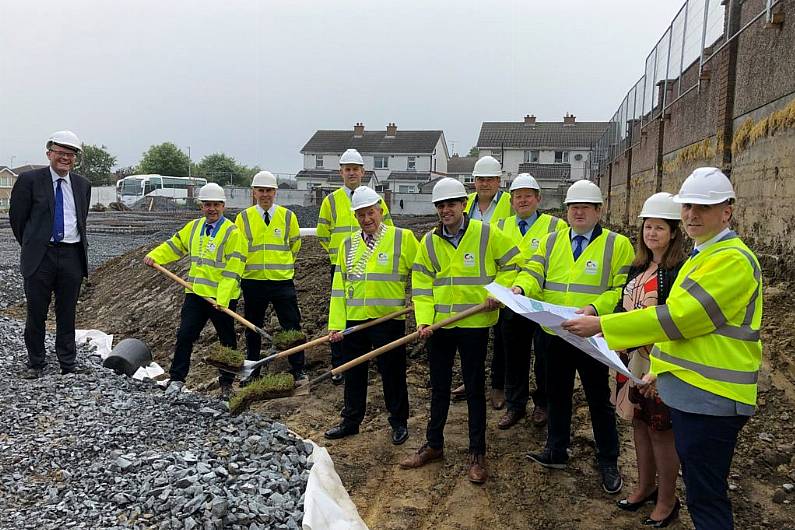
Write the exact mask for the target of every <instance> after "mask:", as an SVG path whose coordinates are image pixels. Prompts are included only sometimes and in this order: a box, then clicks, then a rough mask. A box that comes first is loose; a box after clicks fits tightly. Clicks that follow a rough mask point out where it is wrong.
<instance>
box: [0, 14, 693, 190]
mask: <svg viewBox="0 0 795 530" xmlns="http://www.w3.org/2000/svg"><path fill="white" fill-rule="evenodd" d="M682 3H683V0H676V1H666V0H603V1H600V2H595V1H593V0H577V1H566V0H557V1H529V0H515V1H508V0H505V1H503V0H489V1H486V0H483V1H470V0H456V1H449V2H448V1H444V2H441V1H439V2H437V1H432V0H401V1H373V0H370V1H367V2H358V1H352V0H334V1H329V0H318V1H301V0H292V1H281V2H276V1H265V0H261V1H256V0H224V1H220V0H217V1H212V2H211V1H207V0H193V1H186V0H168V1H165V0H135V1H131V0H113V1H108V0H73V1H71V2H64V1H62V0H59V1H57V2H56V1H53V0H36V1H24V2H23V1H19V0H0V4H1V7H0V13H1V14H0V18H1V19H2V29H1V30H0V165H11V159H12V157H14V158H13V165H15V166H17V165H20V164H23V163H28V162H29V163H43V162H44V161H45V157H44V148H43V143H44V141H45V139H46V137H47V136H48V134H49V133H50V132H52V131H55V130H59V129H66V128H68V129H72V130H73V131H75V132H76V133H77V134H78V135H79V136H80V137H81V139H82V140H83V141H84V142H85V143H90V144H97V145H99V144H104V145H106V146H107V148H108V150H109V151H110V152H111V153H112V154H113V155H115V156H117V157H118V165H119V166H128V165H132V164H135V163H137V162H138V160H139V159H140V157H141V154H142V153H143V152H144V151H145V150H146V149H147V148H148V147H149V146H150V145H152V144H157V143H161V142H165V141H172V142H174V143H175V144H177V145H178V146H180V147H181V148H182V149H183V150H185V151H186V152H187V146H191V155H192V158H193V160H195V161H198V160H200V159H201V158H202V157H203V156H205V155H207V154H211V153H214V152H219V151H220V152H225V153H227V154H229V155H231V156H234V157H235V158H236V159H237V160H238V161H239V162H241V163H244V164H247V165H254V164H259V165H260V166H261V167H262V168H263V169H270V170H272V171H275V172H282V173H293V174H294V173H295V172H297V171H298V170H299V169H301V157H300V155H299V151H300V149H301V147H303V145H304V144H305V143H306V141H307V140H308V139H309V138H310V137H311V136H312V134H313V133H314V131H316V130H317V129H348V128H352V127H353V124H354V123H355V122H357V121H361V122H364V124H365V127H366V129H369V130H373V129H379V130H380V129H383V128H385V126H386V124H387V123H388V122H392V121H394V122H395V123H396V124H397V126H398V129H399V130H400V129H442V130H443V131H444V134H445V137H446V138H447V142H448V146H449V147H450V150H451V152H452V151H453V150H455V151H457V152H460V153H462V154H465V153H466V152H467V151H468V150H469V148H470V147H471V146H473V145H474V144H475V143H476V141H477V136H478V132H479V130H480V124H481V122H483V121H519V120H521V119H522V116H524V115H525V114H528V113H533V114H535V115H536V116H537V117H538V119H539V120H542V121H553V120H554V121H560V120H561V119H562V117H563V115H564V114H565V113H566V112H571V113H573V114H575V115H576V116H577V119H578V120H584V121H602V120H604V121H606V120H608V119H609V118H610V117H611V116H612V114H613V113H614V112H615V110H616V108H617V107H618V105H619V104H620V102H621V99H622V98H623V97H624V95H625V94H626V92H627V90H629V88H630V87H631V85H632V84H633V83H634V82H635V81H637V79H639V78H640V77H641V75H642V73H643V68H644V61H645V58H646V55H647V54H648V53H649V51H650V50H651V49H652V47H653V46H654V44H655V43H656V41H657V40H658V39H659V38H660V37H661V36H662V34H663V32H664V31H665V28H666V27H667V26H668V25H669V24H670V22H671V19H672V18H673V17H674V15H675V14H676V12H677V11H678V9H679V8H680V7H681V4H682Z"/></svg>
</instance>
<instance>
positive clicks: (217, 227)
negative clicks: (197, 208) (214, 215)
mask: <svg viewBox="0 0 795 530" xmlns="http://www.w3.org/2000/svg"><path fill="white" fill-rule="evenodd" d="M223 222H224V217H223V216H221V217H220V218H219V219H218V220H217V221H216V222H215V226H214V227H213V230H212V234H210V236H209V241H208V242H207V246H206V247H205V246H204V238H205V232H206V230H205V227H206V226H207V219H206V218H205V219H204V221H203V222H202V226H201V232H200V233H199V261H200V262H201V261H202V260H203V259H204V255H205V252H210V253H213V252H215V236H216V235H218V231H219V230H220V228H221V225H222V224H223ZM213 261H215V258H213Z"/></svg>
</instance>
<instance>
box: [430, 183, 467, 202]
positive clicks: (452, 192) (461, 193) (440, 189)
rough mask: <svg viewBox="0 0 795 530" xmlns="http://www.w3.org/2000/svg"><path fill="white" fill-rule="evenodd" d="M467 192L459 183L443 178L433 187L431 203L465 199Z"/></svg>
mask: <svg viewBox="0 0 795 530" xmlns="http://www.w3.org/2000/svg"><path fill="white" fill-rule="evenodd" d="M466 197H467V190H466V188H464V185H463V184H461V182H459V181H457V180H456V179H454V178H450V177H444V178H443V179H441V180H439V182H437V183H436V185H435V186H434V187H433V193H431V202H433V203H437V202H439V201H446V200H449V199H466Z"/></svg>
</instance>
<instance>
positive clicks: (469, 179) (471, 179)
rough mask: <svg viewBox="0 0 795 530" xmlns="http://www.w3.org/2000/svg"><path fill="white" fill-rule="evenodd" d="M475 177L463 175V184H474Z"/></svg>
mask: <svg viewBox="0 0 795 530" xmlns="http://www.w3.org/2000/svg"><path fill="white" fill-rule="evenodd" d="M474 182H475V177H473V176H472V175H464V184H474Z"/></svg>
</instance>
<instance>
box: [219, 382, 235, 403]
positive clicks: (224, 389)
mask: <svg viewBox="0 0 795 530" xmlns="http://www.w3.org/2000/svg"><path fill="white" fill-rule="evenodd" d="M218 399H220V400H221V401H226V402H229V400H230V399H232V385H221V393H220V394H219V395H218Z"/></svg>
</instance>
